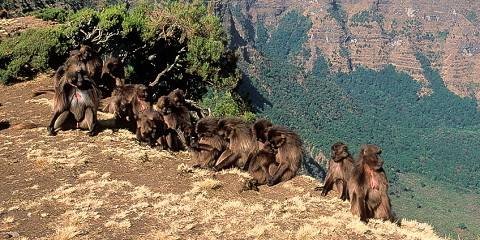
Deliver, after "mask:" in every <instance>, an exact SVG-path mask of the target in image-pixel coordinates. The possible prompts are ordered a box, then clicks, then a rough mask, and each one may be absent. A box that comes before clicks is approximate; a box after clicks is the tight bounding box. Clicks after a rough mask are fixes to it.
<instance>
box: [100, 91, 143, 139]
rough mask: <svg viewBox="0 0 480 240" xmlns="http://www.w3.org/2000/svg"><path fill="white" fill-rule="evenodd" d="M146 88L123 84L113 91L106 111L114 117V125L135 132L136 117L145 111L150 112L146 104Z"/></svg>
mask: <svg viewBox="0 0 480 240" xmlns="http://www.w3.org/2000/svg"><path fill="white" fill-rule="evenodd" d="M147 95H148V93H147V87H146V86H145V85H142V84H125V85H124V86H119V87H116V88H115V89H114V90H113V93H112V97H111V98H110V100H109V103H108V105H107V106H106V110H107V111H108V112H109V113H113V114H114V115H115V121H116V125H117V126H120V125H122V126H123V125H126V126H127V127H129V128H130V129H131V130H132V131H136V122H135V120H136V119H137V116H138V115H139V114H140V113H141V112H143V111H146V110H150V108H151V106H150V103H148V102H147V100H146V99H147V97H148V96H147Z"/></svg>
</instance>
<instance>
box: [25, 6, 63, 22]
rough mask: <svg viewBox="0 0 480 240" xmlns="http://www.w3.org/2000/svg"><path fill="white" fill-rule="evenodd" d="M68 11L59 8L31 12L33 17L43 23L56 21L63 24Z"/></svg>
mask: <svg viewBox="0 0 480 240" xmlns="http://www.w3.org/2000/svg"><path fill="white" fill-rule="evenodd" d="M69 14H71V12H70V11H67V10H65V9H61V8H54V7H53V8H45V9H41V10H38V11H35V12H33V15H34V16H36V17H38V18H40V19H43V20H45V21H56V22H59V23H64V22H65V21H66V20H67V17H68V15H69Z"/></svg>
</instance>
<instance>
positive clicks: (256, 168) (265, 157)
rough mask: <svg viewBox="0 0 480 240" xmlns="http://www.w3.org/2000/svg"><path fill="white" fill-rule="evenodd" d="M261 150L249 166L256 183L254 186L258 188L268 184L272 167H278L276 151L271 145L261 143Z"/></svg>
mask: <svg viewBox="0 0 480 240" xmlns="http://www.w3.org/2000/svg"><path fill="white" fill-rule="evenodd" d="M259 149H260V150H259V151H258V153H257V155H256V156H255V158H254V159H252V160H251V161H250V164H249V166H248V172H249V173H250V176H251V177H252V179H253V180H254V181H255V184H254V185H257V186H258V185H264V184H267V181H268V179H269V178H270V165H273V166H275V167H276V166H277V165H276V162H275V151H274V149H273V148H272V147H271V146H270V145H267V144H263V143H261V142H259ZM273 166H272V169H273Z"/></svg>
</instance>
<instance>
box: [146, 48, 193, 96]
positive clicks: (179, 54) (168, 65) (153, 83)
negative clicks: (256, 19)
mask: <svg viewBox="0 0 480 240" xmlns="http://www.w3.org/2000/svg"><path fill="white" fill-rule="evenodd" d="M185 51H186V48H185V47H183V48H182V49H180V51H178V55H177V56H176V57H175V60H174V61H173V63H172V64H167V67H166V68H165V69H163V71H161V72H160V73H159V74H158V75H157V77H156V78H155V80H154V81H153V82H151V83H150V84H149V86H150V87H154V86H155V85H157V84H158V83H159V82H160V78H162V77H163V76H164V75H165V74H167V73H168V72H170V71H172V70H173V69H174V68H175V67H180V66H181V65H180V64H179V63H178V62H179V61H180V56H181V55H182V53H184V52H185Z"/></svg>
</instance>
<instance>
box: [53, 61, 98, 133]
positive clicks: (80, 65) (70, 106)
mask: <svg viewBox="0 0 480 240" xmlns="http://www.w3.org/2000/svg"><path fill="white" fill-rule="evenodd" d="M100 96H101V93H100V91H99V90H98V88H97V86H96V84H95V82H94V81H93V80H92V79H90V78H89V75H88V69H87V65H86V64H85V62H83V61H79V60H78V61H74V60H70V61H67V62H66V63H65V65H64V74H63V76H62V78H61V79H60V80H59V82H58V83H56V87H55V93H54V98H53V114H52V118H51V120H50V124H49V125H48V128H47V129H48V133H49V134H50V135H54V134H55V130H56V129H58V128H68V127H72V125H73V127H77V128H82V129H88V130H89V132H88V133H89V135H90V136H93V135H95V130H96V129H95V127H96V123H97V109H98V105H99V101H100ZM69 125H70V126H69Z"/></svg>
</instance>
